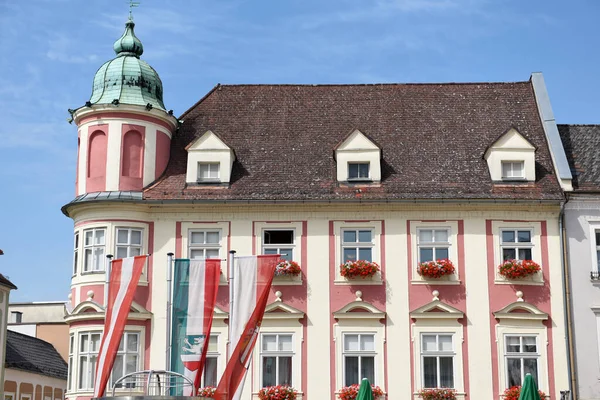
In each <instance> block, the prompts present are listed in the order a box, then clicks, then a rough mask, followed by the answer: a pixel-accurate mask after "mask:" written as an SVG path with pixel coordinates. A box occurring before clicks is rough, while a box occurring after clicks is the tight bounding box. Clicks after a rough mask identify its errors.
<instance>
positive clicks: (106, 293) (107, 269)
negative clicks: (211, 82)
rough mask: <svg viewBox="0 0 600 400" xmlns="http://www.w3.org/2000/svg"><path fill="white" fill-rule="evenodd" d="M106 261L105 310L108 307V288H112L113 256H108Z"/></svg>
mask: <svg viewBox="0 0 600 400" xmlns="http://www.w3.org/2000/svg"><path fill="white" fill-rule="evenodd" d="M106 259H107V261H106V268H105V269H106V273H105V274H104V275H105V276H106V280H105V285H104V309H105V310H106V308H107V307H108V287H109V286H110V268H111V266H112V259H113V255H112V254H107V255H106Z"/></svg>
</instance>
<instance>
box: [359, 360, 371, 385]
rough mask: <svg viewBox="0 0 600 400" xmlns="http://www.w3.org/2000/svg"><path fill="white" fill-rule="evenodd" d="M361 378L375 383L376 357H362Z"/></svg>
mask: <svg viewBox="0 0 600 400" xmlns="http://www.w3.org/2000/svg"><path fill="white" fill-rule="evenodd" d="M360 378H361V379H362V378H367V379H368V380H369V382H375V357H361V359H360ZM357 383H360V382H357Z"/></svg>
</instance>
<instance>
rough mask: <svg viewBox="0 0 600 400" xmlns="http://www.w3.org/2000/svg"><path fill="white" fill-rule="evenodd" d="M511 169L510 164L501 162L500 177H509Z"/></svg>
mask: <svg viewBox="0 0 600 400" xmlns="http://www.w3.org/2000/svg"><path fill="white" fill-rule="evenodd" d="M511 173H512V168H511V163H508V162H503V163H502V176H503V177H505V178H508V177H510V176H511Z"/></svg>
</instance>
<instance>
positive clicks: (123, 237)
mask: <svg viewBox="0 0 600 400" xmlns="http://www.w3.org/2000/svg"><path fill="white" fill-rule="evenodd" d="M128 234H129V232H128V231H127V229H117V243H119V244H127V242H128V240H127V239H128V236H129V235H128Z"/></svg>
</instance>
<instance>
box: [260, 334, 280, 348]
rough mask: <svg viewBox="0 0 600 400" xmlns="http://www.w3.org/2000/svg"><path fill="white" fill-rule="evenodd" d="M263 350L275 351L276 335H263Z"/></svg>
mask: <svg viewBox="0 0 600 400" xmlns="http://www.w3.org/2000/svg"><path fill="white" fill-rule="evenodd" d="M263 350H264V351H277V335H263Z"/></svg>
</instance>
